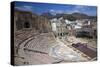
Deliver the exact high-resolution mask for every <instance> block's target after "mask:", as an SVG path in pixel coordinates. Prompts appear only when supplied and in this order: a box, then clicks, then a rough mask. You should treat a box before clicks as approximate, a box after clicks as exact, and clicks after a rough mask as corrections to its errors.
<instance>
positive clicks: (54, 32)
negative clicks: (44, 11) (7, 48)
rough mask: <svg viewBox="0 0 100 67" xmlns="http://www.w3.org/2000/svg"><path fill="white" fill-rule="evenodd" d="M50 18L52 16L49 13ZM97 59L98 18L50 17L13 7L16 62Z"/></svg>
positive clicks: (61, 61)
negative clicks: (71, 18) (70, 18)
mask: <svg viewBox="0 0 100 67" xmlns="http://www.w3.org/2000/svg"><path fill="white" fill-rule="evenodd" d="M48 17H49V16H48ZM96 60H97V19H95V18H94V17H93V18H90V17H89V18H81V19H80V18H76V19H75V20H69V18H66V17H64V16H63V15H61V16H60V17H52V18H47V16H44V15H38V14H35V13H32V12H30V11H23V10H19V9H14V64H15V65H31V64H35V65H36V64H56V63H68V62H85V61H96Z"/></svg>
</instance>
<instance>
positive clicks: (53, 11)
mask: <svg viewBox="0 0 100 67" xmlns="http://www.w3.org/2000/svg"><path fill="white" fill-rule="evenodd" d="M49 12H50V13H51V14H53V15H56V14H58V13H59V14H60V13H64V11H63V10H53V9H50V10H49Z"/></svg>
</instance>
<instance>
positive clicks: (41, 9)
mask: <svg viewBox="0 0 100 67" xmlns="http://www.w3.org/2000/svg"><path fill="white" fill-rule="evenodd" d="M15 8H17V9H20V10H24V11H31V12H32V13H36V14H39V15H41V14H42V13H46V12H50V13H51V14H54V15H55V14H57V13H65V14H71V13H75V12H78V13H84V14H87V15H89V16H97V7H96V6H85V5H71V4H51V3H36V2H18V1H17V2H15Z"/></svg>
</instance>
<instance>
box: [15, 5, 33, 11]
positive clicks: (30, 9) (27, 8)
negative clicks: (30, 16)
mask: <svg viewBox="0 0 100 67" xmlns="http://www.w3.org/2000/svg"><path fill="white" fill-rule="evenodd" d="M15 8H17V9H20V10H24V11H32V9H33V7H31V6H26V5H24V6H17V7H15Z"/></svg>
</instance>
